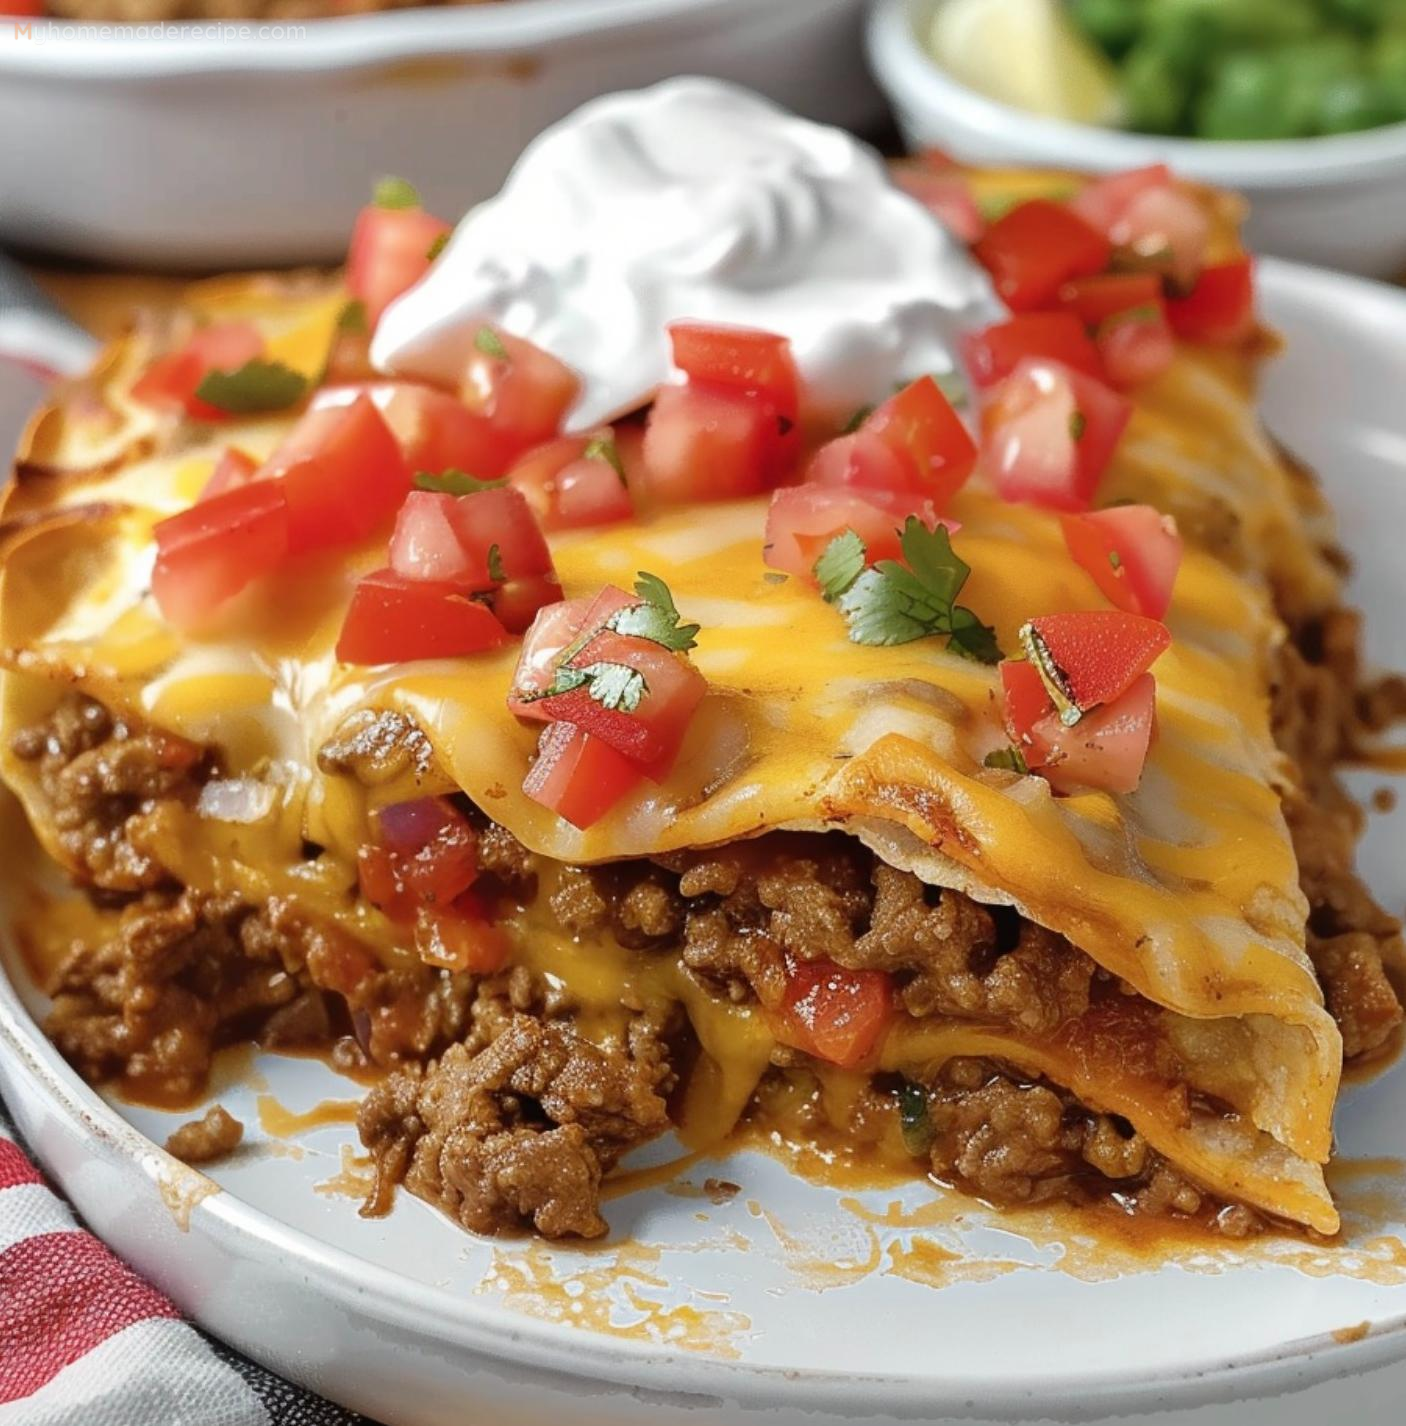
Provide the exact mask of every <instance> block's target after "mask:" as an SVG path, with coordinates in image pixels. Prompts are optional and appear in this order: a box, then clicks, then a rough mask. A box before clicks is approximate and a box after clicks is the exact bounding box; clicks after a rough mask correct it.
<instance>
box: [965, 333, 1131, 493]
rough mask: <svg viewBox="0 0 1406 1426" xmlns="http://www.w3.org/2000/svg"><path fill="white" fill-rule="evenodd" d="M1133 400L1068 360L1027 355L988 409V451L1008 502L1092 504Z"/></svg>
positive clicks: (984, 436) (984, 420) (985, 451)
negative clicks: (1129, 399) (1065, 362)
mask: <svg viewBox="0 0 1406 1426" xmlns="http://www.w3.org/2000/svg"><path fill="white" fill-rule="evenodd" d="M1132 410H1133V408H1132V404H1131V403H1130V402H1129V401H1128V400H1127V398H1126V397H1123V396H1120V395H1119V394H1118V393H1117V392H1116V391H1112V390H1110V389H1109V388H1108V387H1107V386H1105V385H1104V384H1103V383H1102V382H1101V381H1095V380H1094V379H1093V377H1091V376H1086V375H1085V374H1084V373H1083V372H1079V371H1072V370H1071V369H1070V368H1069V367H1067V366H1064V365H1063V364H1062V363H1060V362H1055V361H1046V360H1043V359H1039V360H1037V359H1034V358H1030V357H1027V358H1025V360H1023V361H1022V362H1021V363H1020V365H1019V366H1017V367H1016V369H1015V371H1014V372H1012V373H1011V375H1010V376H1008V377H1007V378H1006V380H1005V381H1004V382H1002V384H1001V385H1000V386H999V387H997V388H996V389H995V391H994V392H993V393H992V396H991V400H990V404H989V405H988V406H987V407H986V409H985V410H984V411H983V412H982V452H983V456H984V460H985V464H986V468H987V470H988V472H989V473H990V475H991V477H992V479H993V480H994V481H995V483H996V488H997V490H998V491H999V492H1000V494H1001V496H1002V498H1004V499H1006V500H1017V501H1024V502H1026V503H1028V504H1031V505H1043V506H1045V507H1047V508H1049V509H1051V510H1085V509H1087V508H1088V506H1089V504H1090V502H1091V501H1092V500H1093V497H1094V494H1095V492H1096V491H1097V489H1098V483H1099V481H1100V479H1101V478H1102V476H1103V472H1104V471H1105V470H1106V469H1107V467H1108V462H1109V461H1110V460H1111V459H1112V457H1113V452H1114V449H1115V448H1116V446H1117V444H1118V441H1119V438H1120V437H1121V436H1122V434H1123V429H1124V427H1125V426H1126V425H1127V424H1128V421H1129V420H1130V419H1131V417H1132Z"/></svg>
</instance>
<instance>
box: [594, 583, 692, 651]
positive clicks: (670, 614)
mask: <svg viewBox="0 0 1406 1426" xmlns="http://www.w3.org/2000/svg"><path fill="white" fill-rule="evenodd" d="M635 593H636V594H638V595H639V597H640V598H641V599H642V600H643V601H644V603H642V604H631V605H629V606H628V607H627V608H624V609H621V610H619V611H618V612H617V613H615V614H612V615H611V616H610V618H609V619H608V620H607V621H606V628H608V629H614V630H615V632H616V633H617V634H630V635H633V636H634V637H635V638H638V639H648V640H650V641H651V642H652V643H656V644H662V645H663V647H664V648H666V649H670V650H672V651H673V652H674V653H676V654H682V653H687V652H688V650H689V649H691V648H693V647H694V646H695V645H696V644H697V643H698V638H697V634H698V625H697V624H684V623H681V622H680V619H681V617H682V616H681V615H680V614H679V611H678V608H677V606H676V605H675V604H674V596H673V595H672V594H671V593H670V592H669V586H668V585H667V584H665V583H664V581H663V580H662V579H660V578H659V576H658V575H657V574H650V573H649V572H648V571H647V570H641V571H640V573H639V578H638V579H637V580H636V581H635Z"/></svg>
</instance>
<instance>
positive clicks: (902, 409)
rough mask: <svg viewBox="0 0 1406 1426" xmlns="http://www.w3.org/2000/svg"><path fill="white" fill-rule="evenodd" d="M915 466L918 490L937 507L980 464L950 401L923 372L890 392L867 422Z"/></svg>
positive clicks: (870, 432) (866, 426) (872, 432)
mask: <svg viewBox="0 0 1406 1426" xmlns="http://www.w3.org/2000/svg"><path fill="white" fill-rule="evenodd" d="M863 430H864V432H865V433H866V434H868V435H871V436H875V437H877V438H878V439H879V440H881V441H883V442H884V444H885V445H887V446H888V447H889V448H890V449H891V450H892V451H893V452H894V454H895V455H898V456H901V457H903V458H905V459H906V460H907V461H908V462H909V463H910V464H911V466H912V468H913V471H914V474H915V476H916V480H917V487H916V488H917V489H918V490H920V491H921V492H922V493H923V494H924V495H925V496H927V497H928V498H929V499H930V500H932V502H933V503H934V504H935V505H936V506H937V508H938V509H939V510H943V509H945V508H946V507H947V503H948V501H950V500H951V499H952V497H953V496H954V495H955V494H956V493H957V492H958V491H959V490H960V489H961V488H962V486H963V485H965V484H966V482H967V477H968V476H970V475H971V473H972V471H973V469H975V467H976V445H975V443H974V442H973V441H972V438H971V436H970V434H969V433H968V431H967V428H966V427H965V426H964V425H963V424H962V418H961V417H960V416H959V415H958V414H957V412H956V411H955V410H954V409H953V406H952V403H951V402H950V401H949V400H948V399H947V398H946V397H945V396H944V395H943V394H942V388H941V387H940V386H938V384H937V382H935V381H934V380H933V379H932V377H930V376H920V377H919V378H918V379H917V381H914V382H911V383H910V384H909V385H907V386H905V387H904V388H903V390H902V391H900V392H898V393H897V394H896V395H894V396H890V397H889V399H888V400H887V401H885V402H884V403H883V404H882V405H880V406H879V407H877V408H876V409H875V411H874V414H873V415H872V416H870V417H869V419H868V420H867V421H865V423H864V427H863Z"/></svg>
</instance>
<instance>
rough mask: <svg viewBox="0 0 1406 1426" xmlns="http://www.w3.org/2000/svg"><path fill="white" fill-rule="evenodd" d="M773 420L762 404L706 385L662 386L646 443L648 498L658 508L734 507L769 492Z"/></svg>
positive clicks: (773, 414)
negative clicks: (729, 503)
mask: <svg viewBox="0 0 1406 1426" xmlns="http://www.w3.org/2000/svg"><path fill="white" fill-rule="evenodd" d="M777 437H778V427H777V415H776V412H775V410H774V409H772V407H771V406H770V405H769V404H768V403H766V402H763V401H756V400H753V399H751V398H750V397H747V396H744V395H738V394H737V393H735V392H731V391H727V390H724V389H721V388H717V387H708V386H695V385H688V386H665V387H663V388H661V390H660V391H659V393H658V395H657V396H656V397H655V398H654V405H653V407H652V408H651V410H650V413H649V424H648V426H647V427H646V429H645V437H644V464H645V477H646V493H647V495H648V497H649V499H650V500H651V501H652V502H653V503H655V504H659V505H686V504H692V503H694V502H700V501H705V500H736V499H739V498H741V497H742V496H745V495H755V494H757V493H758V492H760V491H762V490H764V489H766V487H767V485H768V484H769V483H770V477H771V475H772V474H773V461H772V456H773V454H774V451H775V444H776V440H777Z"/></svg>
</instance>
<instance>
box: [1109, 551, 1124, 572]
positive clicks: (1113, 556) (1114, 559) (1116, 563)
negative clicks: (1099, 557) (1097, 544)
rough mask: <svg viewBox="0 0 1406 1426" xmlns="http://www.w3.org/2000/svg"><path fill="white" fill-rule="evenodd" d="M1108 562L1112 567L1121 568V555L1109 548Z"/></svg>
mask: <svg viewBox="0 0 1406 1426" xmlns="http://www.w3.org/2000/svg"><path fill="white" fill-rule="evenodd" d="M1108 563H1109V564H1111V565H1112V566H1113V568H1114V569H1122V567H1123V556H1122V555H1120V554H1119V553H1118V551H1117V550H1109V552H1108Z"/></svg>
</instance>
